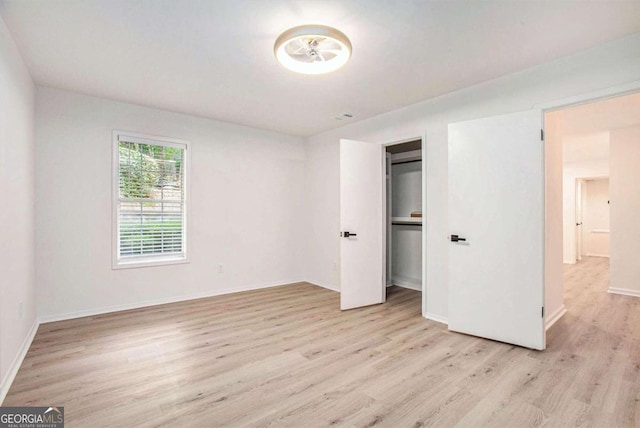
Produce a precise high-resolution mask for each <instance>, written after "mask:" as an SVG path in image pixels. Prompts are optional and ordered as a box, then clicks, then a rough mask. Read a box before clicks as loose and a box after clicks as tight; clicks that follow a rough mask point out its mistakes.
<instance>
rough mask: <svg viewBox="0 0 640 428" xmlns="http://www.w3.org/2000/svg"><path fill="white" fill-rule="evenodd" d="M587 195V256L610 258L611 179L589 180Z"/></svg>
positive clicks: (585, 220) (585, 217)
mask: <svg viewBox="0 0 640 428" xmlns="http://www.w3.org/2000/svg"><path fill="white" fill-rule="evenodd" d="M586 193H587V197H586V201H585V210H584V211H585V216H584V224H583V226H584V231H585V254H586V255H587V256H598V257H609V229H610V227H611V226H610V221H609V179H608V178H602V179H598V180H587V186H586Z"/></svg>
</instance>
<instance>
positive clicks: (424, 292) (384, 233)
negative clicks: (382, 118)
mask: <svg viewBox="0 0 640 428" xmlns="http://www.w3.org/2000/svg"><path fill="white" fill-rule="evenodd" d="M418 140H420V157H421V161H422V182H421V183H420V191H421V192H422V206H421V209H422V234H421V235H422V236H421V246H422V257H421V260H420V262H421V263H420V265H421V270H422V281H421V282H422V284H421V286H420V289H421V292H422V316H423V317H425V316H426V313H427V263H426V262H425V260H426V258H427V257H426V256H427V227H426V225H425V218H426V217H425V215H426V213H427V195H426V193H425V190H426V189H427V162H425V151H426V150H425V148H426V147H425V143H426V140H427V138H426V135H425V134H423V135H420V136H415V137H410V138H403V139H401V140H394V141H392V142H390V143H383V144H382V146H383V147H384V148H385V153H386V148H387V147H389V146H396V145H398V144H404V143H410V142H412V141H418ZM385 167H386V161H385ZM382 173H383V175H384V173H385V171H382ZM382 185H383V186H384V188H383V189H382V194H383V198H384V202H383V205H384V206H385V207H386V206H387V202H388V201H387V189H386V186H387V180H384V181H383V184H382ZM382 237H383V240H384V246H383V247H384V249H385V253H386V252H387V251H388V246H387V244H388V243H387V222H386V221H384V222H383V225H382ZM383 286H384V287H385V288H386V286H387V277H386V266H385V280H384V285H383Z"/></svg>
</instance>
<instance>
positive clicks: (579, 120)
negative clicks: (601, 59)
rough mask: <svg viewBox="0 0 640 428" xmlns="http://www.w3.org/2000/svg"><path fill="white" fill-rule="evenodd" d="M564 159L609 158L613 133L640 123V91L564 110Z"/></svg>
mask: <svg viewBox="0 0 640 428" xmlns="http://www.w3.org/2000/svg"><path fill="white" fill-rule="evenodd" d="M558 113H559V114H560V120H561V123H562V125H561V126H562V135H563V146H562V149H563V162H565V163H567V162H591V161H606V160H608V159H609V132H610V131H612V130H614V129H617V128H626V127H629V126H640V93H635V94H630V95H625V96H621V97H615V98H609V99H605V100H602V101H596V102H591V103H587V104H582V105H578V106H575V107H570V108H567V109H563V110H560V111H559V112H558Z"/></svg>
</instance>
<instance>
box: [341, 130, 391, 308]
mask: <svg viewBox="0 0 640 428" xmlns="http://www.w3.org/2000/svg"><path fill="white" fill-rule="evenodd" d="M385 160H386V158H385V156H384V148H383V146H381V145H378V144H372V143H363V142H360V141H351V140H340V309H351V308H358V307H361V306H367V305H374V304H377V303H382V302H384V300H385V284H384V281H385V278H384V266H385V258H384V255H385V251H384V245H385V242H384V241H385V240H384V235H383V233H384V223H383V222H384V219H385V217H384V206H385V205H384V203H385V198H384V194H383V190H384V179H385V176H384V162H385Z"/></svg>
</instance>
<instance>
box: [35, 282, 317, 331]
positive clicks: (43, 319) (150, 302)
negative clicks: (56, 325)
mask: <svg viewBox="0 0 640 428" xmlns="http://www.w3.org/2000/svg"><path fill="white" fill-rule="evenodd" d="M300 282H306V281H304V280H285V281H276V282H267V283H262V284H251V285H246V286H243V287H237V288H225V289H222V290H213V291H205V292H202V293H194V294H187V295H183V296H174V297H163V298H161V299H153V300H145V301H142V302H136V303H127V304H124V305H115V306H106V307H102V308H94V309H87V310H83V311H75V312H67V313H64V314H57V315H47V316H43V317H40V324H46V323H50V322H56V321H64V320H70V319H75V318H82V317H89V316H94V315H103V314H108V313H112V312H120V311H127V310H130V309H140V308H146V307H149V306H157V305H165V304H167V303H177V302H184V301H187V300H196V299H203V298H205V297H214V296H221V295H226V294H233V293H241V292H243V291H251V290H260V289H263V288H272V287H281V286H288V285H293V284H298V283H300Z"/></svg>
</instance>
